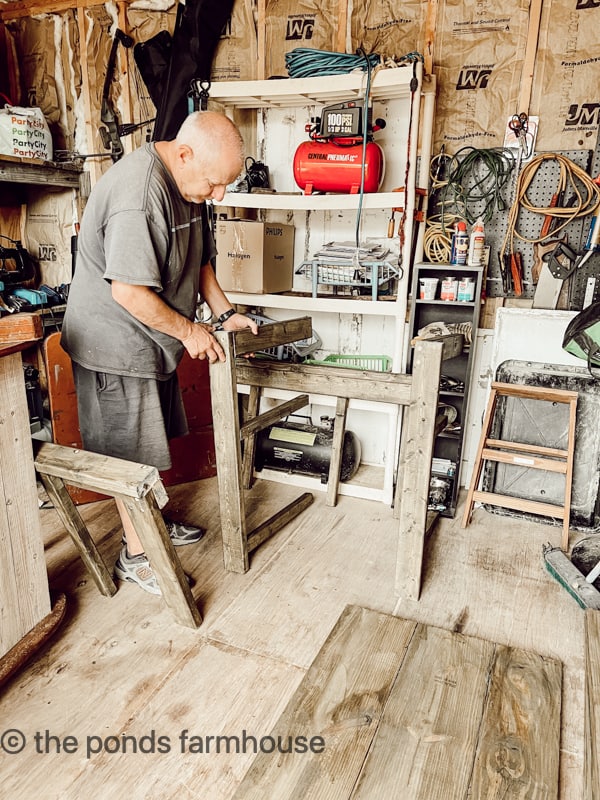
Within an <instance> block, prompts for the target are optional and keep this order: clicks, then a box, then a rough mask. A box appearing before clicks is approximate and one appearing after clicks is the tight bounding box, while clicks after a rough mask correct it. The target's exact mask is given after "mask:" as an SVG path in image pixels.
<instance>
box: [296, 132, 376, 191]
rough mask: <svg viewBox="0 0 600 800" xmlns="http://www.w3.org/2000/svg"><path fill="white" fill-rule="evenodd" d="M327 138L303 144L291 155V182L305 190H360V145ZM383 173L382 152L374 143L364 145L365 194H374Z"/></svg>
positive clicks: (361, 151) (361, 153)
mask: <svg viewBox="0 0 600 800" xmlns="http://www.w3.org/2000/svg"><path fill="white" fill-rule="evenodd" d="M338 141H343V140H335V139H329V140H328V141H326V142H323V141H310V142H302V144H301V145H300V146H299V147H298V149H297V150H296V153H295V155H294V180H295V181H296V183H297V184H298V186H299V187H300V188H301V189H303V190H304V191H305V194H310V193H311V192H346V193H350V194H356V193H357V192H358V191H359V190H360V181H361V173H362V160H363V145H362V143H361V144H351V145H348V144H339V143H338ZM384 171H385V161H384V156H383V150H382V149H381V147H380V146H379V145H378V144H376V143H375V142H367V147H366V152H365V188H364V190H365V192H376V191H377V190H378V189H379V187H380V186H381V182H382V180H383V174H384Z"/></svg>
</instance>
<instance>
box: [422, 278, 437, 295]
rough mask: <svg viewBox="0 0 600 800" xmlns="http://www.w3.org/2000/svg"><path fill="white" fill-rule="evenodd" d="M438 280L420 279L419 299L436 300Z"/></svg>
mask: <svg viewBox="0 0 600 800" xmlns="http://www.w3.org/2000/svg"><path fill="white" fill-rule="evenodd" d="M438 283H439V280H438V278H419V299H420V300H435V293H436V292H437V285H438Z"/></svg>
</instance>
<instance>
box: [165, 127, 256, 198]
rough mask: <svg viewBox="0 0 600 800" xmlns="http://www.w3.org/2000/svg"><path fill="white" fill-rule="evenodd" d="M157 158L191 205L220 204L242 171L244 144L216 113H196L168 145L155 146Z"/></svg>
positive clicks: (232, 128)
mask: <svg viewBox="0 0 600 800" xmlns="http://www.w3.org/2000/svg"><path fill="white" fill-rule="evenodd" d="M156 149H157V151H158V154H159V155H160V157H161V158H162V160H163V161H164V162H165V164H166V166H167V168H168V169H169V171H170V172H171V174H172V175H173V178H174V179H175V182H176V183H177V186H178V188H179V191H180V192H181V194H182V196H183V197H184V198H185V199H186V200H188V201H190V202H196V203H198V202H202V201H203V200H208V199H215V200H222V199H223V195H224V194H225V188H226V187H227V186H228V185H229V184H230V183H232V182H233V181H234V180H235V178H237V176H238V175H239V174H240V172H241V171H242V167H243V165H244V142H243V140H242V136H241V134H240V132H239V130H238V128H237V127H236V125H235V124H234V123H233V122H232V121H231V120H230V119H229V118H228V117H226V116H225V114H219V113H217V112H215V111H195V112H193V113H192V114H190V115H189V116H188V117H186V119H185V120H184V122H183V124H182V125H181V127H180V128H179V131H178V133H177V136H176V137H175V139H174V140H173V141H171V142H157V143H156Z"/></svg>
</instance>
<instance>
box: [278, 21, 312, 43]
mask: <svg viewBox="0 0 600 800" xmlns="http://www.w3.org/2000/svg"><path fill="white" fill-rule="evenodd" d="M314 29H315V17H288V20H287V28H286V31H285V38H286V41H289V40H299V39H304V40H307V39H312V35H313V31H314Z"/></svg>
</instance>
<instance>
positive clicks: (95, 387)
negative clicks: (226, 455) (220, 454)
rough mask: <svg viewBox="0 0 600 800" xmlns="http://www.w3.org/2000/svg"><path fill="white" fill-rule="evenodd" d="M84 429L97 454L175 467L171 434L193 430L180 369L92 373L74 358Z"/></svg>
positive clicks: (87, 442)
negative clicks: (163, 375) (162, 376)
mask: <svg viewBox="0 0 600 800" xmlns="http://www.w3.org/2000/svg"><path fill="white" fill-rule="evenodd" d="M73 377H74V378H75V388H76V391H77V408H78V413H79V429H80V431H81V438H82V441H83V447H84V448H85V449H86V450H90V451H91V452H93V453H102V454H103V455H107V456H115V457H116V458H124V459H127V460H128V461H137V462H138V463H140V464H149V465H150V466H153V467H156V468H157V469H159V470H165V469H169V468H170V467H171V454H170V451H169V439H172V438H173V437H175V436H183V435H184V434H186V433H187V432H188V425H187V419H186V416H185V409H184V407H183V401H182V399H181V392H180V389H179V382H178V380H177V374H176V373H174V374H173V375H172V376H171V377H170V378H168V379H167V380H165V381H159V380H152V379H149V378H135V377H129V376H122V375H111V374H110V373H106V372H93V371H91V370H88V369H85V367H82V366H81V365H80V364H77V363H76V362H73Z"/></svg>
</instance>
